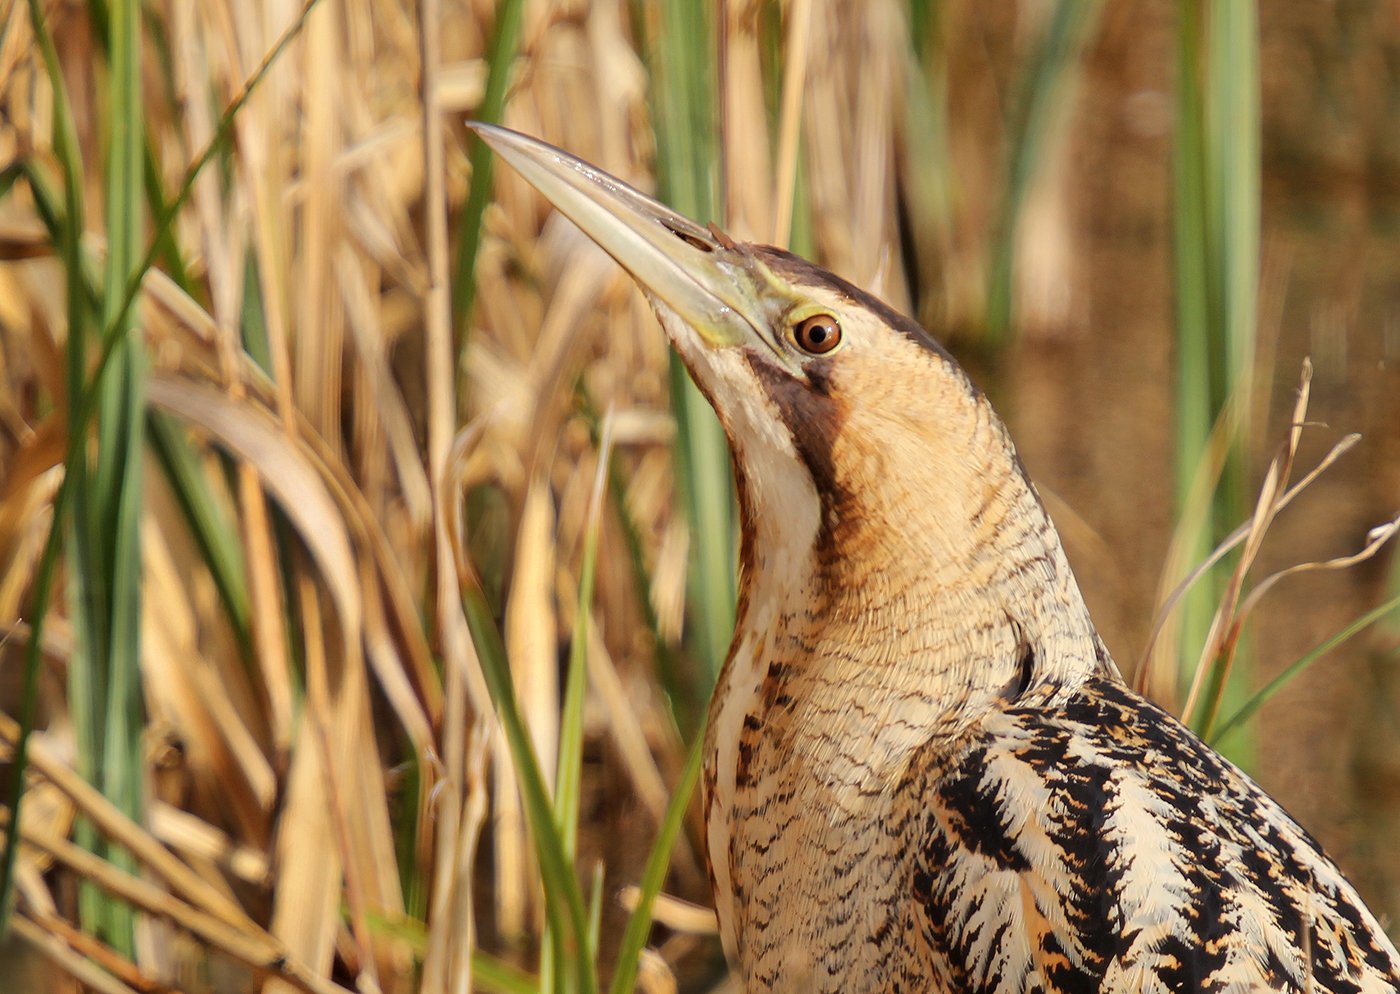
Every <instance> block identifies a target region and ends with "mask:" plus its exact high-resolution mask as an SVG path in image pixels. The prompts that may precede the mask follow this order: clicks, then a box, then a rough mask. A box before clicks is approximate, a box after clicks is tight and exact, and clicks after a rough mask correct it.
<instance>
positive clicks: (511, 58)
mask: <svg viewBox="0 0 1400 994" xmlns="http://www.w3.org/2000/svg"><path fill="white" fill-rule="evenodd" d="M524 6H525V5H524V4H523V3H522V2H521V0H501V3H500V5H499V6H498V7H497V8H496V34H495V38H494V39H493V40H492V43H491V66H490V68H489V69H488V70H487V75H486V93H485V94H484V95H483V96H482V98H481V106H480V107H479V108H478V109H477V111H476V115H475V116H476V119H477V120H478V121H482V122H485V123H486V124H499V123H500V121H501V111H502V110H503V109H504V108H505V103H506V85H507V84H508V83H509V82H510V67H511V65H512V64H513V63H514V62H515V50H516V48H517V47H518V46H519V44H520V22H521V19H522V13H521V12H522V10H523V9H524ZM494 161H495V160H494V158H493V157H492V153H491V149H490V147H489V146H487V144H486V143H485V142H482V141H479V142H474V143H473V144H472V155H471V164H472V174H471V189H470V190H469V191H468V192H467V202H466V203H465V204H463V205H462V213H461V214H459V215H458V216H457V273H456V277H455V278H454V279H453V281H452V314H453V321H452V324H453V327H455V328H458V329H462V328H464V327H465V326H466V323H467V322H468V321H469V320H471V313H472V304H473V303H474V302H475V300H476V251H477V248H478V247H479V246H480V245H481V216H482V214H484V213H485V212H486V205H487V204H488V203H489V202H490V200H491V164H492V162H494Z"/></svg>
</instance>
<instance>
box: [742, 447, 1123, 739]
mask: <svg viewBox="0 0 1400 994" xmlns="http://www.w3.org/2000/svg"><path fill="white" fill-rule="evenodd" d="M983 427H984V428H985V429H987V431H989V432H990V436H991V437H989V438H987V439H984V440H982V441H983V442H984V443H985V444H981V445H978V446H972V447H969V449H966V450H964V451H973V452H982V453H984V454H985V456H984V458H983V460H982V461H981V462H980V463H979V462H972V461H969V460H967V459H963V460H955V461H947V460H937V459H927V458H924V459H920V458H917V456H914V457H911V455H910V454H909V453H903V452H900V451H899V450H898V446H894V447H893V448H892V447H891V446H889V445H885V444H878V442H877V443H870V444H866V445H861V444H859V443H856V442H851V441H850V439H852V438H855V439H859V438H860V437H861V436H860V435H859V434H856V433H852V435H849V436H847V443H846V444H845V446H844V449H842V450H838V451H836V452H834V453H833V455H834V458H833V465H835V466H837V467H838V468H839V469H838V472H837V473H836V474H834V475H833V479H832V480H831V481H828V485H826V486H822V485H821V484H820V483H818V482H815V481H811V482H809V486H810V489H811V492H812V493H811V495H810V496H812V497H815V500H812V501H809V500H793V499H792V491H793V487H794V486H795V484H794V483H793V482H792V481H788V482H787V483H786V484H785V485H782V486H781V487H779V488H778V491H777V492H766V493H765V492H762V491H758V490H755V488H754V486H753V485H751V484H749V483H748V482H747V481H746V480H745V478H744V475H743V474H742V473H741V474H740V476H741V510H742V513H743V516H744V530H743V536H744V551H743V555H742V560H741V563H742V567H743V575H742V577H741V583H740V603H739V610H738V625H737V627H736V632H735V641H734V646H733V649H732V651H731V667H730V671H729V672H727V673H726V683H727V685H728V689H729V690H732V691H733V692H736V693H738V694H739V695H740V696H747V694H749V693H751V692H753V688H756V687H760V685H762V686H761V690H760V696H761V697H763V698H771V699H773V700H777V699H778V698H782V697H785V698H788V699H790V700H792V701H795V702H798V703H797V704H796V705H795V706H796V707H798V708H801V707H804V706H808V705H809V704H810V706H812V707H817V708H820V709H821V710H823V711H824V712H829V711H830V710H831V709H832V708H837V709H840V708H842V707H848V708H850V709H856V710H861V711H862V712H863V713H865V714H866V716H867V717H868V719H869V721H870V724H871V727H872V729H873V730H878V729H880V728H883V727H886V726H888V725H890V724H891V723H893V724H895V725H899V724H903V725H911V724H912V725H917V726H919V727H920V728H921V729H922V730H923V732H922V733H921V734H925V735H926V734H927V733H930V732H932V733H935V734H937V733H938V731H939V730H942V731H943V732H944V733H946V734H956V733H957V732H959V731H961V730H962V729H963V728H965V727H966V725H967V724H968V723H969V722H970V721H972V720H974V719H975V718H976V717H977V716H978V715H980V714H983V713H985V710H986V708H987V707H988V706H990V705H991V704H992V703H994V702H995V701H997V700H998V699H1000V700H1013V699H1015V698H1017V697H1019V696H1021V695H1022V694H1024V693H1026V692H1027V691H1029V690H1031V689H1033V688H1041V687H1045V686H1047V685H1050V686H1053V687H1057V688H1062V689H1064V690H1072V689H1073V688H1074V687H1077V686H1078V685H1079V684H1081V683H1082V682H1083V680H1085V679H1086V678H1088V676H1089V675H1090V674H1091V673H1093V672H1094V671H1095V669H1111V667H1112V663H1111V661H1109V660H1108V657H1107V654H1106V652H1105V651H1104V650H1103V644H1102V642H1101V641H1100V640H1099V638H1098V636H1097V635H1096V634H1095V632H1094V628H1093V625H1092V623H1091V621H1090V619H1089V615H1088V611H1087V608H1086V607H1085V604H1084V600H1083V597H1082V595H1081V594H1080V591H1079V588H1078V585H1077V583H1076V582H1075V580H1074V576H1073V574H1072V572H1071V570H1070V567H1069V563H1068V561H1067V560H1066V558H1065V554H1064V550H1063V547H1062V545H1061V543H1060V540H1059V536H1058V534H1057V533H1056V532H1055V529H1054V526H1053V525H1052V524H1051V522H1050V520H1049V518H1048V517H1047V515H1046V513H1045V509H1044V507H1043V505H1042V504H1041V502H1040V500H1039V498H1038V497H1037V496H1036V495H1035V493H1034V491H1033V490H1032V489H1031V486H1030V484H1029V482H1028V480H1027V479H1026V477H1025V474H1024V472H1023V470H1022V469H1021V466H1020V463H1019V461H1018V460H1017V459H1016V457H1015V453H1014V450H1012V449H1011V446H1010V442H1009V440H1008V439H1007V438H1006V436H1005V430H1004V429H1003V428H1002V427H1001V425H1000V423H999V422H995V421H992V422H984V423H983ZM867 437H875V436H867ZM841 444H842V443H840V442H838V445H841ZM749 475H750V476H753V477H755V478H761V479H763V480H764V481H766V482H767V483H769V484H771V483H772V481H773V480H774V479H775V478H776V477H775V474H774V472H773V467H772V466H769V467H766V468H765V471H764V472H763V473H762V474H761V475H760V474H749ZM808 479H809V481H810V477H809V478H808ZM862 481H865V483H864V484H863V482H862ZM868 481H878V485H869V484H868ZM770 489H771V487H770ZM779 498H781V500H782V502H783V505H782V506H781V507H775V506H774V505H773V502H774V501H775V500H777V499H779ZM804 507H811V508H819V510H815V511H811V512H808V513H804V512H803V508H804ZM773 674H778V675H780V677H781V682H783V683H784V685H785V686H783V687H778V686H774V685H773V680H772V677H773ZM804 685H805V686H804ZM723 689H725V688H722V690H723ZM829 720H830V716H829V714H828V715H825V716H824V717H819V716H817V715H815V714H814V715H813V716H812V721H813V722H818V721H821V722H827V721H829ZM795 722H796V724H797V725H799V726H800V725H801V724H802V719H801V716H798V717H797V718H796V719H795ZM876 734H880V735H884V734H889V733H888V732H877V733H876Z"/></svg>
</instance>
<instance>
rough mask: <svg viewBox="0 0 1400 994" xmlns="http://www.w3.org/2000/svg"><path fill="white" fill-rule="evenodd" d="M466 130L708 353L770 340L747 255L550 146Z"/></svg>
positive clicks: (498, 131) (487, 128) (512, 134)
mask: <svg viewBox="0 0 1400 994" xmlns="http://www.w3.org/2000/svg"><path fill="white" fill-rule="evenodd" d="M469 127H471V128H472V130H474V131H475V132H476V133H477V134H478V135H480V136H481V138H482V140H483V141H485V142H486V144H488V145H490V146H491V148H492V149H494V150H495V152H496V154H497V155H499V156H500V157H501V158H502V159H504V160H505V161H506V162H508V163H509V164H510V165H511V166H513V167H514V168H515V169H516V170H517V171H518V172H519V173H520V175H521V176H523V177H524V178H525V180H526V181H527V182H529V184H530V185H531V186H533V187H534V188H535V189H537V190H539V191H540V193H541V194H543V195H544V197H545V198H546V199H547V200H549V202H550V203H552V204H553V205H554V206H555V207H556V208H557V209H558V210H559V212H560V213H561V214H563V215H564V216H565V217H567V218H568V219H569V220H571V221H573V222H574V224H576V225H578V226H579V227H580V228H581V229H583V232H584V234H586V235H588V237H589V238H592V239H593V240H594V241H595V242H597V243H598V244H599V245H600V246H601V247H602V248H603V249H604V250H605V251H606V252H607V253H608V254H609V255H611V256H612V257H613V258H614V259H616V260H617V261H618V263H619V264H621V266H622V267H623V268H624V269H626V270H627V271H628V272H629V273H631V274H632V276H633V278H634V279H636V281H637V282H638V283H639V284H640V285H641V287H642V289H643V290H645V291H646V292H647V294H649V295H650V296H651V297H653V298H654V299H655V300H657V301H659V302H660V303H662V304H664V305H666V306H667V307H668V308H670V309H671V310H672V311H675V312H676V314H677V315H679V316H680V317H681V318H682V320H684V321H685V322H686V323H687V324H688V325H690V326H691V327H692V328H694V329H695V330H696V331H697V332H699V333H700V336H701V338H703V339H704V340H705V342H707V343H708V344H709V345H710V346H711V347H721V346H725V345H734V344H738V343H739V342H743V341H753V340H754V339H755V338H757V339H759V340H762V341H768V340H769V338H770V335H771V332H768V331H767V330H766V329H767V324H768V322H767V321H765V320H764V319H763V317H762V314H763V307H762V304H761V301H759V300H758V293H757V287H756V284H755V280H754V274H753V273H752V272H751V271H749V270H750V267H751V266H752V265H753V263H752V257H751V256H750V255H749V254H748V253H745V252H743V251H742V250H739V249H735V248H734V247H733V245H732V243H729V242H728V239H723V240H722V239H721V238H717V237H716V236H715V234H713V233H712V232H711V231H710V230H708V229H706V228H702V227H700V226H699V225H698V224H696V223H695V222H694V221H691V220H690V219H689V218H686V217H682V216H681V215H680V214H677V213H676V212H675V211H673V210H671V209H670V208H669V207H667V206H665V205H664V204H661V203H658V202H657V201H655V200H653V199H651V198H650V197H648V196H646V195H645V194H643V193H640V192H638V191H637V190H634V189H633V188H632V187H630V186H628V185H627V184H626V183H623V182H622V181H621V180H619V179H616V178H614V177H612V176H609V175H608V174H607V173H605V172H603V171H602V170H600V169H595V168H594V167H593V166H590V165H589V164H588V163H586V162H583V161H582V160H580V159H577V158H575V157H574V156H572V155H570V154H568V153H567V152H564V151H561V150H560V149H557V148H555V147H554V146H553V145H549V144H546V143H545V142H542V141H539V140H538V139H535V138H530V137H529V136H527V135H522V134H520V133H519V132H516V131H511V130H509V129H507V128H499V127H496V126H495V125H491V124H479V123H476V122H469Z"/></svg>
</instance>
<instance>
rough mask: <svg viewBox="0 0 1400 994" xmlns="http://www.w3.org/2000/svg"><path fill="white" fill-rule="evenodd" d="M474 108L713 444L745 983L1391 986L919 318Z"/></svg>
mask: <svg viewBox="0 0 1400 994" xmlns="http://www.w3.org/2000/svg"><path fill="white" fill-rule="evenodd" d="M479 130H480V131H481V132H482V134H483V137H485V138H486V139H487V140H488V141H490V142H491V144H492V145H493V146H494V147H495V148H496V149H497V150H498V151H499V152H500V153H501V154H502V155H503V156H505V157H506V158H507V160H508V161H510V162H511V163H512V164H513V165H515V166H516V167H517V168H518V169H520V170H521V171H522V173H523V174H524V175H525V176H526V178H527V179H528V180H530V182H532V183H534V184H535V185H536V186H537V187H538V188H539V189H540V190H541V192H543V193H544V194H545V195H546V196H547V197H549V198H550V199H551V200H552V201H553V202H554V203H555V205H556V206H558V207H559V208H560V210H562V211H563V212H564V213H565V214H566V215H568V216H569V217H571V218H572V219H573V220H575V221H576V222H577V223H578V224H579V225H580V226H581V227H582V228H583V229H584V231H585V232H587V233H588V234H589V235H590V236H591V237H593V238H594V239H595V240H596V241H598V243H599V244H600V245H602V246H603V247H604V248H605V249H607V250H608V251H609V252H610V253H612V254H613V256H614V257H615V258H617V259H618V261H619V262H621V263H622V264H623V265H624V266H625V267H626V268H627V269H628V270H629V271H630V272H631V273H632V274H633V275H634V276H635V277H636V279H637V281H638V282H639V283H640V284H641V286H642V288H643V290H645V291H646V292H647V294H648V295H649V296H650V297H651V299H652V301H653V303H654V305H655V307H656V310H657V314H658V316H659V317H660V319H661V322H662V324H663V326H664V327H665V329H666V332H667V334H668V336H669V337H670V339H671V341H672V343H673V345H674V346H675V348H676V350H677V351H678V352H679V354H680V355H681V357H682V359H683V360H684V361H685V363H686V365H687V366H688V367H689V369H690V371H691V374H692V375H693V376H694V378H695V380H696V382H697V384H699V386H700V388H701V389H702V390H703V391H704V393H705V395H706V396H707V397H708V398H709V400H710V402H711V403H712V404H713V405H714V407H715V410H716V412H717V413H718V414H719V417H720V420H721V422H722V423H723V424H724V427H725V431H726V434H727V435H728V438H729V441H730V446H731V449H732V451H733V457H734V469H735V477H736V481H737V484H738V491H739V499H740V509H741V515H742V523H743V541H742V548H741V553H740V597H739V606H738V622H737V625H736V630H735V635H734V643H733V646H732V648H731V651H730V655H729V658H728V661H727V662H726V665H725V668H724V671H723V673H722V674H721V676H720V680H719V685H718V687H717V689H716V692H715V697H714V699H713V702H712V704H711V708H710V721H709V725H708V730H707V734H706V745H705V750H706V756H705V772H704V805H705V813H706V832H707V837H708V843H709V857H710V866H711V876H712V882H713V884H714V891H715V903H716V910H717V912H718V915H719V921H720V929H721V933H722V935H723V937H724V943H725V949H726V952H727V953H728V955H729V957H730V961H731V963H732V964H733V966H734V968H735V969H736V970H737V971H738V972H739V974H740V975H741V976H742V978H743V981H744V984H745V988H746V990H747V991H749V992H752V994H762V992H768V991H775V992H789V991H790V992H801V994H828V992H830V994H836V992H841V994H876V992H906V994H922V992H928V994H936V992H946V994H973V992H978V994H981V992H986V994H992V992H997V994H1013V992H1016V994H1020V992H1047V994H1048V992H1066V994H1068V992H1096V991H1098V992H1105V994H1129V992H1132V994H1136V992H1146V994H1152V992H1157V991H1209V992H1213V994H1216V992H1218V994H1227V992H1245V991H1257V990H1279V991H1291V992H1299V994H1310V992H1313V991H1319V992H1321V991H1327V992H1337V994H1341V992H1358V994H1359V992H1372V991H1396V990H1400V956H1397V953H1396V950H1395V947H1394V946H1393V945H1392V944H1391V943H1390V941H1389V940H1388V939H1387V938H1386V936H1385V934H1384V932H1383V930H1382V929H1381V927H1380V925H1379V924H1378V923H1377V922H1376V920H1375V918H1374V917H1373V916H1372V915H1371V914H1370V913H1369V912H1368V911H1367V910H1366V908H1365V907H1364V906H1363V904H1362V903H1361V901H1360V899H1359V898H1358V897H1357V895H1356V892H1355V891H1354V890H1353V889H1352V887H1351V886H1350V885H1349V884H1348V883H1347V882H1346V881H1345V880H1344V879H1343V878H1342V876H1341V874H1340V872H1339V871H1338V870H1337V868H1336V866H1335V865H1333V863H1332V862H1331V861H1330V860H1329V859H1328V858H1327V856H1326V855H1325V854H1324V853H1323V852H1322V851H1321V849H1320V848H1319V847H1318V846H1317V844H1316V843H1314V842H1313V841H1312V839H1311V838H1309V836H1308V835H1307V833H1306V832H1304V831H1303V830H1302V829H1301V828H1299V827H1298V826H1297V824H1295V823H1294V822H1293V821H1292V819H1290V818H1289V817H1288V815H1287V814H1286V813H1284V811H1283V810H1282V809H1281V808H1279V806H1278V805H1277V804H1275V803H1274V802H1273V801H1272V800H1271V799H1270V798H1269V797H1268V796H1267V795H1265V794H1264V793H1263V791H1261V790H1260V789H1259V788H1258V787H1257V786H1255V784H1254V783H1253V782H1252V781H1251V780H1250V779H1249V778H1248V777H1246V776H1245V775H1244V774H1243V773H1241V772H1240V771H1239V770H1237V769H1236V768H1235V767H1233V766H1231V765H1230V764H1229V763H1228V762H1226V761H1225V760H1224V759H1222V758H1221V757H1220V756H1218V755H1217V754H1215V753H1214V752H1213V751H1212V750H1210V749H1209V748H1208V747H1207V746H1205V745H1204V744H1202V743H1201V742H1200V741H1199V740H1198V739H1196V738H1195V736H1193V735H1192V734H1191V733H1190V732H1189V731H1187V730H1186V729H1185V728H1183V727H1182V726H1181V724H1180V723H1178V722H1177V721H1176V720H1175V719H1174V718H1172V717H1171V716H1170V715H1168V714H1167V713H1165V712H1163V711H1162V710H1161V709H1159V708H1158V707H1156V706H1155V705H1153V704H1151V703H1149V702H1148V701H1145V700H1143V699H1142V698H1140V697H1138V696H1137V695H1135V694H1134V693H1133V692H1132V691H1130V690H1129V689H1128V688H1127V687H1126V686H1124V684H1123V682H1122V679H1121V677H1120V676H1119V674H1118V670H1117V668H1116V667H1115V666H1114V664H1113V662H1112V660H1111V659H1109V656H1108V653H1107V651H1106V649H1105V648H1104V645H1103V642H1102V640H1101V639H1099V637H1098V635H1097V634H1096V633H1095V631H1094V627H1093V623H1092V622H1091V620H1090V618H1089V614H1088V611H1087V609H1086V608H1085V605H1084V601H1083V598H1082V597H1081V595H1080V592H1079V588H1078V586H1077V584H1076V583H1075V580H1074V577H1073V574H1072V573H1071V571H1070V568H1069V564H1068V561H1067V560H1066V559H1065V555H1064V550H1063V548H1062V546H1061V544H1060V540H1059V537H1058V536H1057V535H1056V533H1055V530H1054V527H1053V526H1052V525H1051V523H1050V520H1049V518H1048V516H1047V515H1046V513H1045V509H1044V507H1043V506H1042V505H1041V503H1040V500H1039V498H1038V497H1037V496H1036V494H1035V491H1034V490H1033V488H1032V487H1031V485H1030V483H1029V481H1028V480H1027V478H1026V475H1025V472H1024V470H1023V468H1022V466H1021V463H1020V461H1019V459H1018V458H1017V456H1016V453H1015V450H1014V448H1013V447H1012V445H1011V441H1010V439H1009V437H1008V436H1007V433H1006V430H1005V428H1004V427H1003V426H1002V424H1001V422H1000V421H999V420H998V419H997V417H996V415H995V414H994V413H993V412H992V410H991V407H990V405H989V404H988V403H987V400H986V398H985V397H984V396H982V394H981V393H980V392H979V391H977V390H976V389H975V388H974V387H973V386H972V384H971V383H970V382H969V381H968V379H967V377H966V376H965V375H964V374H963V372H962V371H961V370H960V369H959V368H958V367H957V365H956V363H954V362H953V360H952V359H951V358H950V357H949V356H948V355H947V353H946V352H944V351H943V350H942V349H941V348H939V347H938V346H937V345H936V344H935V343H934V342H933V341H932V340H931V339H930V338H929V337H928V336H927V334H925V333H924V331H923V330H922V329H921V328H919V327H918V326H917V325H915V324H914V323H913V322H911V321H909V320H908V319H906V318H904V317H902V316H900V315H898V314H896V313H895V312H893V311H892V310H890V309H889V308H888V307H886V306H885V305H883V304H881V303H880V302H878V301H877V300H875V299H874V298H872V297H870V296H868V295H867V294H865V293H863V292H861V291H860V290H858V289H856V288H855V287H853V286H851V285H850V284H848V283H846V282H844V281H843V280H840V279H838V278H836V277H834V276H832V275H831V274H829V273H826V272H824V271H823V270H821V269H819V268H817V267H815V266H812V265H810V264H808V263H806V262H803V261H802V260H800V259H797V258H796V257H794V256H791V255H789V254H787V253H785V252H781V251H779V250H776V249H771V248H766V247H762V246H753V245H742V244H735V243H734V242H732V241H731V240H730V239H728V238H727V237H726V236H723V235H722V234H721V233H719V232H717V231H715V230H713V229H711V230H707V229H704V228H700V227H698V226H697V225H695V224H693V223H692V222H690V221H688V220H686V219H685V218H683V217H680V216H679V215H676V214H674V213H673V212H671V211H669V210H668V209H667V208H665V207H664V206H662V205H660V204H657V203H656V202H654V201H652V200H650V199H648V198H646V197H644V196H642V195H641V194H639V193H637V192H636V191H633V190H631V189H630V188H627V187H625V186H623V185H622V184H619V183H618V182H617V181H616V180H614V179H612V178H611V177H608V176H606V175H605V174H602V173H599V172H597V171H596V170H593V169H592V168H591V167H589V166H587V165H585V164H584V163H581V162H579V161H578V160H576V159H573V158H572V157H570V156H567V155H566V154H565V153H562V152H559V151H558V150H557V149H552V148H550V147H549V146H546V145H543V144H541V143H538V142H534V141H533V140H531V139H527V138H524V137H523V136H519V135H515V134H513V133H510V132H505V131H502V130H501V129H492V128H484V127H482V128H479Z"/></svg>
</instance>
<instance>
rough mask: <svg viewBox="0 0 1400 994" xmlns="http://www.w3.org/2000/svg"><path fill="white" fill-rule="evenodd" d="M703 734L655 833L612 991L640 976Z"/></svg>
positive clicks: (696, 774) (623, 989)
mask: <svg viewBox="0 0 1400 994" xmlns="http://www.w3.org/2000/svg"><path fill="white" fill-rule="evenodd" d="M704 744H705V740H704V737H703V736H701V737H697V738H696V740H695V744H694V745H693V746H691V747H690V758H689V759H687V760H686V764H685V772H684V773H682V774H681V779H680V783H678V784H676V792H675V794H674V795H672V797H671V806H670V807H668V808H667V809H666V820H665V821H663V822H662V823H661V829H660V831H658V832H657V833H656V844H655V845H653V846H652V847H651V855H650V856H649V857H647V865H646V869H645V870H643V871H642V883H641V886H640V887H639V888H638V890H639V893H638V895H637V907H636V908H635V909H634V910H633V911H632V917H631V918H629V919H628V920H627V930H626V931H625V932H623V933H622V946H621V948H619V949H618V953H617V970H616V972H615V973H614V974H613V982H612V988H611V990H610V994H632V987H633V985H634V984H635V983H636V980H637V964H638V963H639V962H640V960H641V955H642V949H643V947H645V946H646V942H647V935H648V934H650V932H651V909H652V906H653V905H655V904H656V895H657V894H659V893H661V886H662V884H664V883H665V882H666V871H667V869H668V868H669V867H670V865H671V849H672V848H673V847H674V846H675V844H676V836H677V835H679V834H680V830H681V825H682V824H683V823H684V822H685V812H686V809H687V808H688V807H690V796H691V794H693V793H694V792H695V784H696V782H697V781H698V780H699V779H700V767H701V765H702V764H701V760H702V759H703V758H704V755H705V749H704Z"/></svg>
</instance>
